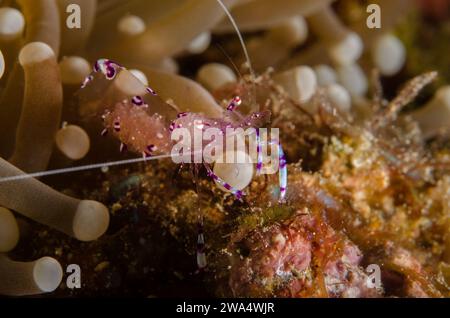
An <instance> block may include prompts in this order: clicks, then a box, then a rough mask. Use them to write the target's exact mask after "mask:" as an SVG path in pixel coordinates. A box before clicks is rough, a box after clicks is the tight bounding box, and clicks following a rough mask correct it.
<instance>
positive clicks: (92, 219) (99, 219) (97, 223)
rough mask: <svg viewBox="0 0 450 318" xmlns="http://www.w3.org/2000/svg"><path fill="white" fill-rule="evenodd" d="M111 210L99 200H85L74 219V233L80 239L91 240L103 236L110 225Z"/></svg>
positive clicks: (80, 204)
mask: <svg viewBox="0 0 450 318" xmlns="http://www.w3.org/2000/svg"><path fill="white" fill-rule="evenodd" d="M109 219H110V217H109V211H108V208H107V207H106V206H104V205H103V204H102V203H100V202H97V201H91V200H83V201H81V202H80V203H79V204H78V208H77V211H76V212H75V216H74V220H73V233H74V236H75V238H77V239H78V240H80V241H84V242H89V241H94V240H96V239H98V238H99V237H100V236H102V235H103V234H104V233H105V232H106V230H107V229H108V226H109Z"/></svg>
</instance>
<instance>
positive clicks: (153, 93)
mask: <svg viewBox="0 0 450 318" xmlns="http://www.w3.org/2000/svg"><path fill="white" fill-rule="evenodd" d="M146 90H147V92H148V93H150V94H152V95H154V96H157V95H158V94H156V92H155V91H154V90H153V89H152V88H151V87H147V89H146Z"/></svg>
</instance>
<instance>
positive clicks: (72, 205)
mask: <svg viewBox="0 0 450 318" xmlns="http://www.w3.org/2000/svg"><path fill="white" fill-rule="evenodd" d="M0 175H1V178H2V179H0V204H1V205H2V206H4V207H7V208H9V209H11V210H14V211H16V212H18V213H20V214H22V215H24V216H26V217H29V218H30V219H32V220H34V221H36V222H39V223H42V224H45V225H48V226H50V227H52V228H55V229H57V230H58V231H61V232H63V233H66V234H67V235H70V236H72V237H75V238H77V239H78V240H81V241H92V240H96V239H97V238H99V237H100V236H101V235H103V234H104V232H105V231H106V229H107V228H108V224H109V213H108V209H107V208H106V207H105V206H104V205H103V204H101V203H99V202H96V201H89V200H78V199H74V198H72V197H69V196H67V195H64V194H62V193H59V192H57V191H55V190H53V189H51V188H50V187H48V186H47V185H45V184H43V183H41V182H40V181H38V180H36V179H35V178H32V177H31V176H28V175H26V174H25V173H24V172H22V171H21V170H19V169H17V168H16V167H14V166H13V165H11V164H10V163H8V162H7V161H5V160H3V159H0ZM5 178H9V179H5Z"/></svg>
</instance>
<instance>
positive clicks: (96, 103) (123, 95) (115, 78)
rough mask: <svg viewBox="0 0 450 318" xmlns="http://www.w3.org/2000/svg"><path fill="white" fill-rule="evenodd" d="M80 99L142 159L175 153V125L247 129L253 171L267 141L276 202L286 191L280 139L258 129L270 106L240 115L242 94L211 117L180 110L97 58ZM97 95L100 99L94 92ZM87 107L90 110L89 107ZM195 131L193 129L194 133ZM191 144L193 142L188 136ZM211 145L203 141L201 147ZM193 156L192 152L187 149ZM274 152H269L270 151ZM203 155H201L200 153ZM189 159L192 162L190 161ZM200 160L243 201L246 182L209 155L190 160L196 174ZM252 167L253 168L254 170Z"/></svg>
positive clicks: (201, 240)
mask: <svg viewBox="0 0 450 318" xmlns="http://www.w3.org/2000/svg"><path fill="white" fill-rule="evenodd" d="M79 96H80V101H81V104H82V105H84V108H85V109H88V110H89V111H94V113H96V114H100V115H101V117H102V120H103V124H104V129H103V131H102V132H101V135H103V136H105V135H107V134H112V135H113V136H114V137H116V138H117V139H119V141H120V147H119V149H120V151H121V152H124V151H126V150H131V151H132V152H134V153H139V154H142V156H143V160H146V159H147V158H149V157H152V156H154V155H167V156H169V157H172V159H173V157H174V153H173V151H172V152H171V150H173V147H174V145H175V143H174V139H173V138H172V137H173V133H174V132H175V131H176V130H177V129H179V128H187V129H188V130H200V132H201V133H203V132H205V130H206V129H210V128H214V129H216V130H218V131H219V132H220V134H221V135H225V133H226V131H227V129H238V128H251V131H252V132H253V134H252V138H253V140H254V142H255V144H256V162H253V161H251V159H250V164H252V165H253V163H255V164H256V173H257V174H258V175H259V174H261V173H262V170H263V166H264V159H263V151H262V149H263V147H264V146H268V145H271V146H273V147H272V151H273V149H276V158H277V160H278V161H277V163H278V166H277V170H278V174H279V198H278V201H279V203H280V204H281V203H283V202H284V201H285V197H286V191H287V161H286V156H285V153H284V151H283V148H282V146H281V143H280V141H279V140H278V139H276V140H270V141H266V140H264V142H263V138H261V133H260V129H261V128H262V127H263V126H264V125H266V124H267V123H268V122H269V121H270V115H271V112H270V111H269V110H263V111H257V112H253V113H251V114H249V115H243V114H241V113H240V112H239V111H238V107H239V106H240V104H241V102H242V101H241V99H240V97H238V96H236V97H234V98H233V99H232V100H231V101H230V102H229V104H228V106H227V107H226V110H224V112H223V116H222V118H209V117H207V116H205V115H204V114H202V113H194V112H181V111H179V109H178V108H177V107H176V106H175V105H171V104H170V103H168V102H165V101H163V100H162V99H161V98H159V96H158V94H157V92H155V90H153V89H152V88H150V87H146V86H144V84H143V83H142V82H140V81H139V80H138V79H137V78H136V77H135V76H134V75H133V74H132V73H131V72H129V71H128V70H127V69H126V68H125V67H123V66H121V65H119V64H118V63H116V62H113V61H111V60H108V59H100V60H98V61H97V62H96V63H95V65H94V67H93V73H92V74H91V75H89V76H88V77H87V78H86V79H85V81H84V82H83V84H82V89H81V91H80V93H79ZM99 96H101V100H98V97H99ZM89 111H88V112H89ZM193 135H195V132H194V134H193ZM192 143H195V141H192ZM209 145H210V144H206V143H202V144H201V148H202V150H203V151H204V150H205V147H208V146H209ZM190 155H191V156H195V152H191V154H190ZM272 155H273V154H272ZM202 158H203V157H202ZM189 163H192V161H189ZM199 164H200V165H201V166H203V167H204V168H205V169H206V172H207V175H208V177H209V178H211V179H212V180H213V181H214V182H215V183H216V184H217V185H219V187H221V188H223V189H225V190H226V191H228V192H230V193H232V194H233V195H234V197H235V198H236V199H237V200H242V199H243V196H244V189H245V188H246V187H247V186H248V183H247V184H244V185H242V184H241V185H234V184H231V182H229V181H228V180H225V179H224V178H222V177H220V176H219V175H218V174H217V173H216V172H215V171H214V169H213V168H212V167H211V162H210V161H209V160H205V159H204V158H203V160H202V161H201V162H196V163H194V171H195V174H196V175H197V173H198V170H199V168H200V167H199ZM235 170H236V177H237V178H239V175H238V174H239V168H238V166H237V165H236V168H235ZM252 172H253V170H252ZM202 223H203V221H202V217H201V216H200V217H199V236H198V247H197V249H198V251H197V254H198V255H197V264H198V267H199V269H204V268H205V267H206V258H205V255H204V235H203V232H202V228H203V226H202Z"/></svg>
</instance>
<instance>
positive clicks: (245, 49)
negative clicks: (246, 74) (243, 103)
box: [217, 0, 256, 81]
mask: <svg viewBox="0 0 450 318" xmlns="http://www.w3.org/2000/svg"><path fill="white" fill-rule="evenodd" d="M217 2H218V3H219V5H220V6H221V7H222V9H223V10H224V11H225V14H226V15H227V17H228V19H229V20H230V22H231V24H232V25H233V28H234V30H235V31H236V34H237V36H238V38H239V42H240V43H241V47H242V50H243V51H244V56H245V59H246V61H247V65H248V68H249V70H250V75H251V76H252V80H253V81H255V80H256V75H255V71H254V70H253V66H252V62H251V60H250V55H248V50H247V46H246V45H245V42H244V38H243V37H242V33H241V31H240V30H239V27H238V25H237V24H236V21H235V20H234V18H233V15H232V14H231V12H230V10H228V8H227V7H226V6H225V5H224V4H223V2H222V0H217Z"/></svg>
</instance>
